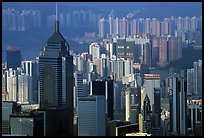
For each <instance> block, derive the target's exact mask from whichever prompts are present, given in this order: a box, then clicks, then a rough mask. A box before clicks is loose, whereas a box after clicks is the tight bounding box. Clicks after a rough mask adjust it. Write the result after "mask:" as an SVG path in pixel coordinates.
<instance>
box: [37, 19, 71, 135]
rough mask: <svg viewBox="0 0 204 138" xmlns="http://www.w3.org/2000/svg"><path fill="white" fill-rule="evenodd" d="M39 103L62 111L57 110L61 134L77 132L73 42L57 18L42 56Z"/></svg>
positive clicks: (42, 106) (46, 107) (44, 108)
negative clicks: (62, 31)
mask: <svg viewBox="0 0 204 138" xmlns="http://www.w3.org/2000/svg"><path fill="white" fill-rule="evenodd" d="M39 103H40V109H42V110H45V111H46V110H52V109H56V112H61V113H57V114H58V115H59V117H60V118H59V127H61V130H59V135H72V134H73V57H72V56H71V55H70V54H69V44H68V43H67V42H66V40H65V39H64V38H63V36H62V35H61V33H60V32H59V22H58V21H57V20H56V21H55V31H54V33H53V34H52V36H51V37H50V38H49V39H48V40H47V42H46V43H45V45H44V46H43V50H42V51H41V54H40V56H39ZM52 112H53V111H52ZM46 114H47V113H46ZM50 114H51V112H50ZM48 118H50V117H48ZM49 123H50V122H49ZM53 126H54V127H57V126H55V125H53ZM66 128H67V129H66ZM49 132H51V131H49ZM57 135H58V134H57Z"/></svg>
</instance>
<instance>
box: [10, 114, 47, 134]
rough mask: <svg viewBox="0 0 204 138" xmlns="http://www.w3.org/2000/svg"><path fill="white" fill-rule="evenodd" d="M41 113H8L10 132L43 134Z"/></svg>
mask: <svg viewBox="0 0 204 138" xmlns="http://www.w3.org/2000/svg"><path fill="white" fill-rule="evenodd" d="M43 122H44V118H43V114H42V113H38V112H37V111H35V113H33V112H31V113H17V114H12V115H10V126H11V134H14V135H15V134H17V135H25V136H43V132H44V130H43V125H44V124H43Z"/></svg>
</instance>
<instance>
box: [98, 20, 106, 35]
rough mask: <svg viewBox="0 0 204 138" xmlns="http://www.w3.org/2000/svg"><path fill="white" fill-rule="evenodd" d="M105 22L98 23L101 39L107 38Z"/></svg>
mask: <svg viewBox="0 0 204 138" xmlns="http://www.w3.org/2000/svg"><path fill="white" fill-rule="evenodd" d="M104 22H105V19H104V18H102V19H100V20H99V22H98V26H99V37H100V38H103V37H105V28H104Z"/></svg>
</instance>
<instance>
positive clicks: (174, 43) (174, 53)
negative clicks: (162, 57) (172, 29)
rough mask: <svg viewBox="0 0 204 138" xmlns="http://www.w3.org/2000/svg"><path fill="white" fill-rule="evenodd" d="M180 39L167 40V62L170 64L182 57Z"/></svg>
mask: <svg viewBox="0 0 204 138" xmlns="http://www.w3.org/2000/svg"><path fill="white" fill-rule="evenodd" d="M181 41H182V40H181V37H175V36H171V37H169V38H168V61H169V62H172V61H175V60H178V59H180V58H181V57H182V47H181V46H182V42H181Z"/></svg>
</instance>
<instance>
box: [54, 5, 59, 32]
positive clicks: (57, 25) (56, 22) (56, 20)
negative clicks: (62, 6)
mask: <svg viewBox="0 0 204 138" xmlns="http://www.w3.org/2000/svg"><path fill="white" fill-rule="evenodd" d="M55 6H56V7H55V12H56V15H55V18H56V19H55V32H59V21H58V19H57V12H58V11H57V2H56V5H55Z"/></svg>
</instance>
